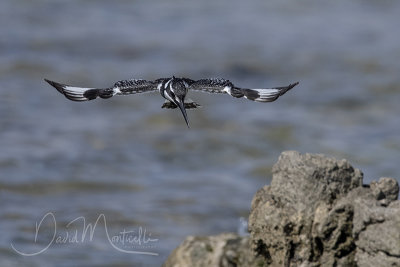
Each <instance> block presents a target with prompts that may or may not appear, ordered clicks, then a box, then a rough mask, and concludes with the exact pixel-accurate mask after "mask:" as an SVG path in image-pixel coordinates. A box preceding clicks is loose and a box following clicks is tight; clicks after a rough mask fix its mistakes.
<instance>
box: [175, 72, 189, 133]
mask: <svg viewBox="0 0 400 267" xmlns="http://www.w3.org/2000/svg"><path fill="white" fill-rule="evenodd" d="M171 87H172V88H173V93H174V97H173V99H172V100H173V102H174V104H175V105H177V106H178V107H179V109H180V110H181V112H182V115H183V117H184V119H185V122H186V125H187V126H188V127H189V121H188V117H187V114H186V109H185V97H186V93H187V88H186V86H185V84H184V83H183V81H182V79H177V78H175V77H173V78H172V80H171Z"/></svg>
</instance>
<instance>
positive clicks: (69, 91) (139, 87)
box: [45, 79, 158, 101]
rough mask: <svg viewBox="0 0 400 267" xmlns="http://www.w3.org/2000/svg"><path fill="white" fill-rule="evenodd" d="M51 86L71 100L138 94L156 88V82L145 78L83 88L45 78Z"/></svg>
mask: <svg viewBox="0 0 400 267" xmlns="http://www.w3.org/2000/svg"><path fill="white" fill-rule="evenodd" d="M45 81H46V82H48V83H49V84H50V85H51V86H53V87H54V88H56V89H57V91H59V92H60V93H62V94H63V95H65V97H66V98H68V99H69V100H72V101H88V100H93V99H96V98H98V97H100V98H110V97H112V96H114V95H128V94H138V93H145V92H152V91H156V90H157V85H158V83H157V82H156V81H154V82H153V81H146V80H122V81H119V82H116V83H115V84H114V86H113V87H111V88H105V89H98V88H84V87H76V86H70V85H66V84H61V83H57V82H53V81H50V80H47V79H45Z"/></svg>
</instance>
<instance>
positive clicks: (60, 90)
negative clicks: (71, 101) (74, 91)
mask: <svg viewBox="0 0 400 267" xmlns="http://www.w3.org/2000/svg"><path fill="white" fill-rule="evenodd" d="M44 80H45V82H47V83H48V84H50V85H51V86H53V87H54V88H56V89H57V91H58V92H60V93H62V94H64V87H65V85H64V84H61V83H57V82H54V81H51V80H49V79H46V78H45V79H44Z"/></svg>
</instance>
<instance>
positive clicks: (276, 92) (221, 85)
mask: <svg viewBox="0 0 400 267" xmlns="http://www.w3.org/2000/svg"><path fill="white" fill-rule="evenodd" d="M298 84H299V83H298V82H296V83H293V84H290V85H288V86H284V87H275V88H262V89H246V88H240V87H236V86H234V85H233V83H232V82H230V81H229V80H225V79H221V78H215V79H201V80H198V81H195V82H194V83H192V84H191V85H190V86H189V89H191V90H198V91H203V92H208V93H227V94H229V95H231V96H233V97H237V98H240V97H245V98H247V99H249V100H252V101H257V102H272V101H275V100H276V99H277V98H278V97H279V96H281V95H283V94H285V93H286V92H287V91H289V90H290V89H292V88H293V87H295V86H296V85H298Z"/></svg>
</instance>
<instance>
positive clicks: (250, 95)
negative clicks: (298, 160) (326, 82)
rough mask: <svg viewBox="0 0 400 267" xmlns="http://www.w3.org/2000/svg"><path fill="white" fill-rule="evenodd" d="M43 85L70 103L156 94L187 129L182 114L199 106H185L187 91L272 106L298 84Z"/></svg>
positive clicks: (160, 81) (143, 82) (208, 81)
mask: <svg viewBox="0 0 400 267" xmlns="http://www.w3.org/2000/svg"><path fill="white" fill-rule="evenodd" d="M45 81H46V82H48V83H49V84H50V85H52V86H53V87H55V88H56V89H57V90H58V91H59V92H60V93H62V94H64V95H65V97H66V98H68V99H69V100H73V101H87V100H93V99H96V98H98V97H100V98H110V97H112V96H114V95H129V94H138V93H146V92H154V91H158V92H160V94H161V96H162V97H163V98H165V99H166V101H165V103H164V104H163V105H162V107H161V108H169V109H175V108H177V107H178V108H179V109H180V110H181V112H182V115H183V118H184V119H185V122H186V125H187V126H188V127H189V121H188V117H187V114H186V109H194V108H197V107H200V105H199V104H197V103H196V102H193V101H192V100H190V99H188V100H187V101H186V102H185V97H186V94H187V92H188V90H196V91H203V92H208V93H226V94H229V95H231V96H233V97H237V98H240V97H245V98H247V99H249V100H252V101H257V102H272V101H275V100H276V99H277V98H278V97H280V96H281V95H283V94H284V93H286V92H287V91H289V90H290V89H292V88H293V87H295V86H296V85H298V84H299V83H298V82H296V83H292V84H290V85H288V86H284V87H274V88H265V89H246V88H239V87H236V86H234V85H233V83H231V82H230V81H229V80H225V79H221V78H215V79H201V80H197V81H195V80H191V79H187V78H175V77H172V78H161V79H157V80H154V81H147V80H141V79H132V80H122V81H119V82H116V83H115V84H114V85H113V86H112V87H109V88H104V89H97V88H85V87H75V86H70V85H66V84H61V83H57V82H53V81H50V80H47V79H45Z"/></svg>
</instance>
